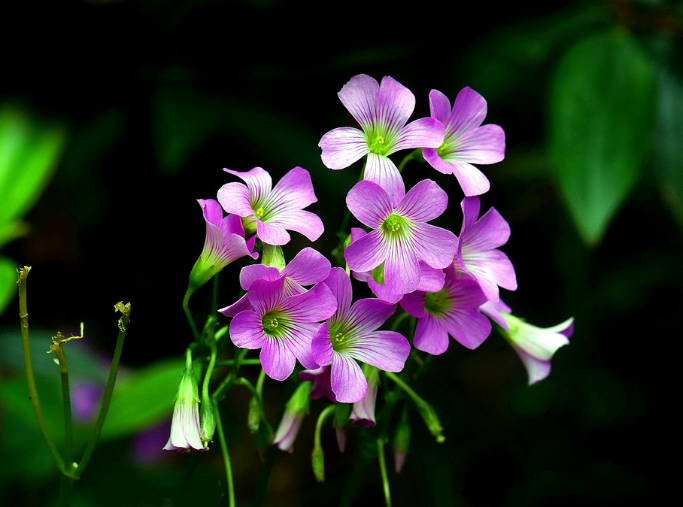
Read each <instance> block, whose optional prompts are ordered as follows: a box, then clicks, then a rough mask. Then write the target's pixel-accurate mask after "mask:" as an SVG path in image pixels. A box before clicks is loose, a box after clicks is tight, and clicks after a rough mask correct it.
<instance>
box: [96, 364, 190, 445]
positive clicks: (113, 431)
mask: <svg viewBox="0 0 683 507" xmlns="http://www.w3.org/2000/svg"><path fill="white" fill-rule="evenodd" d="M184 368H185V361H184V360H176V359H174V360H169V361H164V362H161V363H156V364H153V365H151V366H148V367H145V368H143V369H141V370H138V371H136V372H134V373H132V374H131V375H129V376H127V377H125V378H122V379H119V381H118V382H117V383H116V387H115V389H114V394H113V396H112V401H111V405H110V406H109V413H108V415H107V420H106V421H105V423H104V428H103V429H102V438H114V437H121V436H124V435H130V434H132V433H135V432H137V431H140V430H142V429H144V428H146V427H148V426H152V425H154V424H156V423H159V422H161V421H162V420H163V419H164V418H165V417H168V416H169V415H170V414H171V412H172V410H173V400H174V399H175V396H176V392H177V390H178V381H179V380H180V375H181V374H182V372H183V369H184Z"/></svg>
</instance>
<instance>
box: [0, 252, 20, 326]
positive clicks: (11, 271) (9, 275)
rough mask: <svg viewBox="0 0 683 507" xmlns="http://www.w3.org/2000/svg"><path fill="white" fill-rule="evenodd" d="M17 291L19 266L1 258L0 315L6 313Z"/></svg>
mask: <svg viewBox="0 0 683 507" xmlns="http://www.w3.org/2000/svg"><path fill="white" fill-rule="evenodd" d="M16 291H17V266H16V264H15V263H14V262H12V261H10V260H8V259H5V258H3V257H0V314H1V313H2V312H3V311H4V309H5V308H6V307H7V305H8V304H9V302H10V301H12V298H13V297H14V295H15V293H16Z"/></svg>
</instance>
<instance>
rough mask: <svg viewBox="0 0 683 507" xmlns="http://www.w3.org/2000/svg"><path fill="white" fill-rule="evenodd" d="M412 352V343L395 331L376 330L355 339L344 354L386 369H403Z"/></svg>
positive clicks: (394, 370) (395, 370)
mask: <svg viewBox="0 0 683 507" xmlns="http://www.w3.org/2000/svg"><path fill="white" fill-rule="evenodd" d="M409 354H410V343H409V342H408V340H406V339H405V337H404V336H403V335H402V334H400V333H397V332H395V331H375V332H373V333H368V334H364V335H363V336H362V337H359V338H358V339H355V340H353V341H352V342H350V343H349V345H348V346H347V347H346V348H345V349H344V355H346V356H348V357H353V358H355V359H358V360H359V361H363V362H364V363H367V364H370V365H372V366H375V367H377V368H379V369H380V370H384V371H393V372H397V371H401V370H402V369H403V366H405V362H406V359H408V355H409Z"/></svg>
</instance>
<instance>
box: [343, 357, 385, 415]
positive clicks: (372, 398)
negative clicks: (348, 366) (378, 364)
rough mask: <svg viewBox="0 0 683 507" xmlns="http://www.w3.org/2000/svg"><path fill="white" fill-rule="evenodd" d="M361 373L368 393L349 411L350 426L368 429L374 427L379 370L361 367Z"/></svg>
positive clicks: (366, 365) (365, 366)
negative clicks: (363, 375) (365, 380)
mask: <svg viewBox="0 0 683 507" xmlns="http://www.w3.org/2000/svg"><path fill="white" fill-rule="evenodd" d="M363 373H364V374H365V378H366V379H367V381H368V391H367V392H366V393H365V396H363V399H362V400H360V401H357V402H355V403H354V404H353V409H352V411H351V417H350V418H349V419H351V424H352V425H353V426H364V427H366V428H369V427H370V426H374V425H375V402H376V401H377V390H378V389H379V370H378V369H377V368H375V367H374V366H370V365H369V364H364V365H363Z"/></svg>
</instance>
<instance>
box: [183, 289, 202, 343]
mask: <svg viewBox="0 0 683 507" xmlns="http://www.w3.org/2000/svg"><path fill="white" fill-rule="evenodd" d="M192 293H193V291H192V289H190V288H189V287H188V288H187V292H186V293H185V297H184V298H183V311H184V312H185V316H186V317H187V322H189V324H190V328H192V335H193V336H194V339H195V340H197V341H199V331H198V330H197V324H195V322H194V318H193V317H192V314H191V313H190V308H189V306H188V305H189V303H190V296H192Z"/></svg>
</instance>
